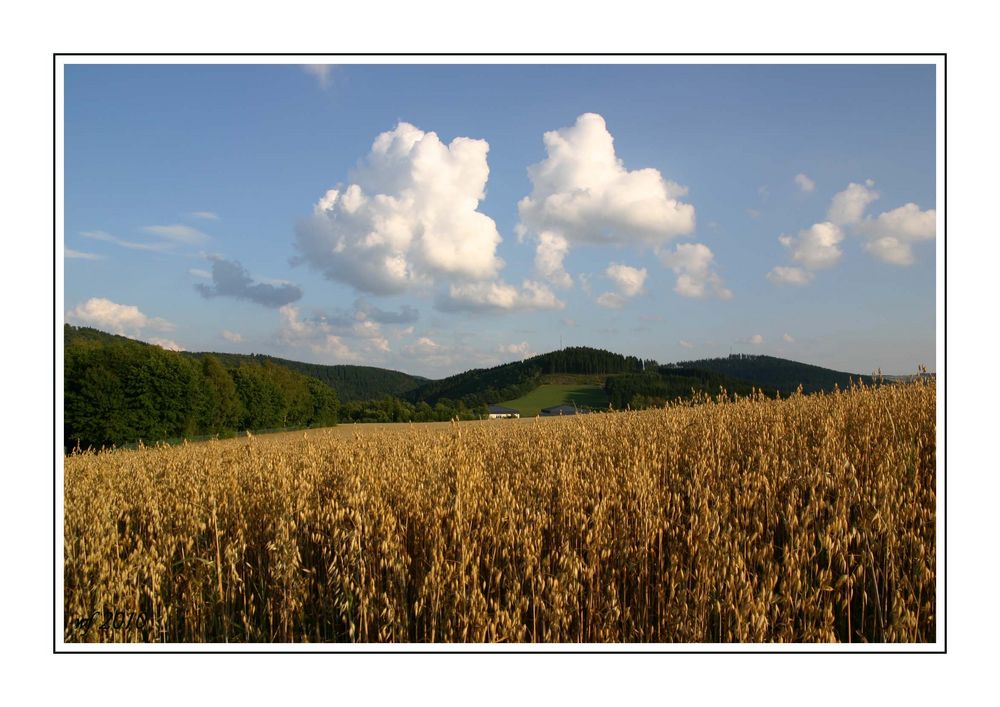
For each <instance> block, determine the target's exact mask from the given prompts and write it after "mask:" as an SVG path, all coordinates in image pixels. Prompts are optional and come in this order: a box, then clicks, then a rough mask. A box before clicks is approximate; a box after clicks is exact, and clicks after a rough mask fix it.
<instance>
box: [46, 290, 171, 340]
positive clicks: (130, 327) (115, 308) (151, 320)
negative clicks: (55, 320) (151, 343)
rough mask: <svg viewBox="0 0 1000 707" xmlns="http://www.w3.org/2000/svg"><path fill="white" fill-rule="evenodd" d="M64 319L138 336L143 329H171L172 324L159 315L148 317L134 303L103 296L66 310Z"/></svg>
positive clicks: (116, 332) (113, 332)
mask: <svg viewBox="0 0 1000 707" xmlns="http://www.w3.org/2000/svg"><path fill="white" fill-rule="evenodd" d="M66 321H68V322H70V323H72V324H78V325H81V326H89V327H94V328H95V329H101V330H103V331H108V332H111V333H112V334H121V335H127V336H139V335H140V334H141V333H142V332H143V331H144V330H147V329H151V330H154V331H173V329H174V325H173V324H171V323H170V322H168V321H167V320H165V319H160V318H159V317H148V316H146V315H145V314H143V313H142V312H141V311H140V310H139V308H138V307H137V306H136V305H134V304H118V303H117V302H112V301H111V300H109V299H106V298H104V297H91V298H90V299H89V300H87V301H86V302H83V303H81V304H78V305H77V306H76V307H75V308H74V309H72V310H70V311H68V312H66Z"/></svg>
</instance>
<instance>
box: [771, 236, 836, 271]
mask: <svg viewBox="0 0 1000 707" xmlns="http://www.w3.org/2000/svg"><path fill="white" fill-rule="evenodd" d="M842 240H844V232H843V231H842V230H841V229H840V227H839V226H837V225H835V224H833V223H830V222H829V221H825V222H823V223H816V224H813V225H812V226H810V227H809V228H807V229H804V230H802V231H799V234H798V236H784V235H783V236H780V237H779V238H778V241H779V242H780V243H781V245H783V246H785V247H786V248H788V250H789V251H790V252H791V256H792V259H793V260H795V261H796V262H799V263H802V264H803V265H804V266H805V267H807V268H809V269H810V270H819V269H822V268H829V267H831V266H833V265H836V264H837V262H838V261H839V260H840V256H842V255H843V251H842V250H841V249H840V242H841V241H842ZM772 272H773V271H772ZM772 281H773V280H772Z"/></svg>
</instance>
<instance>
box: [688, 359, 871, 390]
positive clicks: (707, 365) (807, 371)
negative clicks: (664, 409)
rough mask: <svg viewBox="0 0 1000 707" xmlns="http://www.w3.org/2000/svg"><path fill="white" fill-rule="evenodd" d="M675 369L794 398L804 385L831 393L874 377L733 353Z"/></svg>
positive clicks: (869, 380) (690, 362)
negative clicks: (716, 376)
mask: <svg viewBox="0 0 1000 707" xmlns="http://www.w3.org/2000/svg"><path fill="white" fill-rule="evenodd" d="M671 366H672V367H676V368H686V369H692V368H694V369H700V370H703V371H712V372H714V373H721V374H723V375H726V376H729V377H731V378H738V379H741V380H744V381H748V382H750V383H754V384H756V385H758V386H766V387H770V388H774V389H775V390H778V391H780V392H781V394H782V395H791V394H792V393H794V392H795V390H796V389H797V388H798V387H799V386H800V385H801V386H802V392H804V393H817V392H819V391H827V392H829V391H832V390H833V389H834V387H835V386H839V387H840V388H847V387H849V386H850V384H851V381H853V382H855V383H858V382H864V384H865V385H871V384H872V383H873V382H874V381H873V378H872V377H871V376H862V375H858V374H856V373H842V372H841V371H834V370H831V369H829V368H822V367H821V366H813V365H810V364H808V363H799V362H797V361H789V360H788V359H784V358H777V357H775V356H762V355H752V354H733V355H731V356H728V357H726V358H707V359H701V360H698V361H681V362H679V363H675V364H671Z"/></svg>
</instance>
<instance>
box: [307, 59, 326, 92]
mask: <svg viewBox="0 0 1000 707" xmlns="http://www.w3.org/2000/svg"><path fill="white" fill-rule="evenodd" d="M302 70H303V71H305V72H306V73H307V74H309V75H310V76H312V77H313V78H315V79H316V82H317V83H319V87H320V88H322V89H323V90H326V89H327V88H329V86H330V75H331V73H332V71H333V65H332V64H303V65H302Z"/></svg>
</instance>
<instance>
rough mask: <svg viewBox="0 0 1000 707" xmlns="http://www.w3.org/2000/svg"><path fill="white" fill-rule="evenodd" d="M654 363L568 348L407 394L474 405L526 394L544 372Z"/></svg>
mask: <svg viewBox="0 0 1000 707" xmlns="http://www.w3.org/2000/svg"><path fill="white" fill-rule="evenodd" d="M655 365H656V362H655V361H645V362H644V361H642V359H639V358H637V357H636V356H623V355H621V354H616V353H612V352H611V351H605V350H603V349H592V348H589V347H569V348H565V349H561V350H559V351H552V352H551V353H547V354H541V355H539V356H533V357H532V358H529V359H525V360H524V361H517V362H514V363H505V364H503V365H500V366H495V367H493V368H476V369H473V370H471V371H465V372H464V373H459V374H458V375H454V376H450V377H448V378H444V379H442V380H437V381H428V382H427V383H424V384H423V385H421V386H420V387H418V388H416V389H415V390H413V391H411V392H410V393H409V394H407V396H406V397H407V399H408V400H409V401H411V402H419V401H425V402H428V403H431V404H435V403H437V401H438V400H441V399H444V398H448V399H451V400H461V401H463V402H464V403H465V404H466V405H467V406H469V407H475V406H478V405H489V404H492V403H498V402H501V401H503V400H513V399H514V398H519V397H521V396H522V395H526V394H528V393H530V392H531V391H532V390H534V389H535V388H537V387H538V386H539V384H540V383H541V376H543V375H552V374H559V373H569V374H585V375H606V374H617V373H632V372H636V371H642V370H643V368H644V367H650V366H655Z"/></svg>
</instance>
